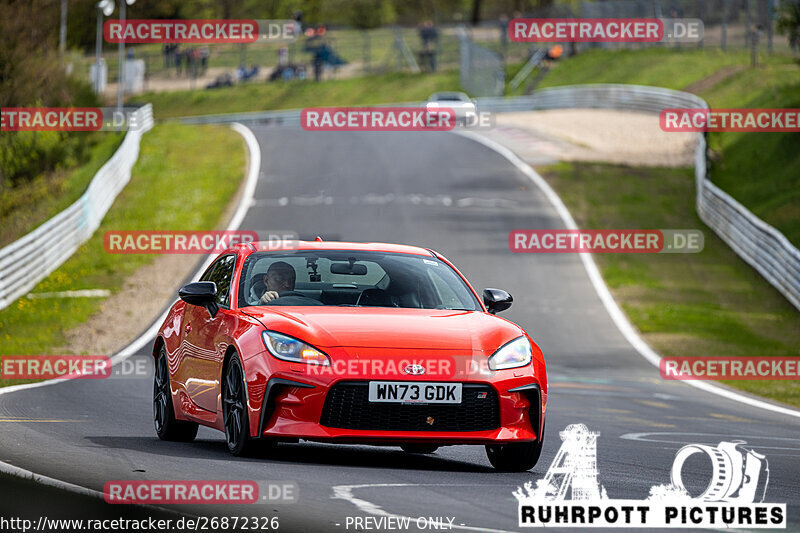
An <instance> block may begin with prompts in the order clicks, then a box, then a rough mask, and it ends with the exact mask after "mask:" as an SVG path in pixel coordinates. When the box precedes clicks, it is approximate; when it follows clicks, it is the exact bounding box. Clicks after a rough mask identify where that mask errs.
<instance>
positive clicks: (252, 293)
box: [239, 250, 481, 311]
mask: <svg viewBox="0 0 800 533" xmlns="http://www.w3.org/2000/svg"><path fill="white" fill-rule="evenodd" d="M268 272H270V273H276V272H277V273H279V274H281V276H279V277H278V281H279V282H280V283H281V284H280V286H277V285H276V286H269V285H270V284H274V282H273V280H274V278H273V277H270V276H267V273H268ZM287 272H288V274H289V275H288V276H287V275H286V273H287ZM292 274H293V275H292ZM292 277H293V278H294V279H293V280H291V278H292ZM287 278H289V280H290V281H288V282H286V279H287ZM292 285H293V286H292ZM272 290H275V291H276V292H277V293H278V295H279V297H278V298H276V299H273V300H271V301H267V302H265V301H262V296H263V295H264V293H265V292H267V291H272ZM284 302H285V303H284ZM255 305H327V306H358V307H403V308H419V309H459V310H467V311H478V310H480V309H481V308H480V304H479V302H478V300H477V299H476V298H475V295H474V293H473V292H472V290H470V288H469V287H468V286H467V284H466V283H465V282H464V281H463V280H462V279H461V277H460V276H459V275H458V274H456V272H455V271H454V270H453V269H452V268H451V267H450V266H448V265H447V264H445V263H443V262H441V261H438V260H436V259H434V258H432V257H424V256H416V255H406V254H395V253H380V252H363V251H347V250H343V251H329V250H326V251H318V250H299V251H294V252H289V253H287V252H257V253H253V254H251V255H250V256H249V257H248V258H247V260H246V261H245V263H244V266H243V267H242V275H241V278H240V281H239V306H240V307H248V306H255Z"/></svg>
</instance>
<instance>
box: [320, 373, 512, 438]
mask: <svg viewBox="0 0 800 533" xmlns="http://www.w3.org/2000/svg"><path fill="white" fill-rule="evenodd" d="M483 393H485V398H479V396H483ZM431 420H432V423H429V422H430V421H431ZM320 423H321V424H322V425H323V426H327V427H331V428H341V429H372V430H386V431H486V430H490V429H496V428H498V427H500V406H499V402H498V399H497V392H496V391H495V390H494V388H492V387H491V386H490V385H486V384H474V383H464V384H463V388H462V391H461V403H460V404H428V405H420V404H401V403H370V402H369V383H368V382H366V381H349V382H341V383H337V384H336V385H334V386H333V387H331V390H330V391H328V396H327V397H326V398H325V406H324V407H323V408H322V419H321V421H320Z"/></svg>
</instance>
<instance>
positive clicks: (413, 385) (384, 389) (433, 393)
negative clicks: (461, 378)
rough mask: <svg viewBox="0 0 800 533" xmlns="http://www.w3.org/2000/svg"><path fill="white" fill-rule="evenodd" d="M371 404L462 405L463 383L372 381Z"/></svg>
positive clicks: (370, 389) (370, 384)
mask: <svg viewBox="0 0 800 533" xmlns="http://www.w3.org/2000/svg"><path fill="white" fill-rule="evenodd" d="M369 401H370V402H392V403H461V383H429V382H420V381H414V382H409V381H370V382H369Z"/></svg>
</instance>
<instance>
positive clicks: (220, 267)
mask: <svg viewBox="0 0 800 533" xmlns="http://www.w3.org/2000/svg"><path fill="white" fill-rule="evenodd" d="M235 264H236V256H235V255H226V256H225V257H222V258H220V259H218V260H217V261H216V262H215V263H214V264H213V265H211V267H210V268H209V269H208V270H206V272H205V274H203V277H201V278H200V281H213V282H214V283H216V285H217V303H218V304H219V305H221V306H223V307H228V306H229V305H230V301H231V280H232V279H233V267H234V265H235Z"/></svg>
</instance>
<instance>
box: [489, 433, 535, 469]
mask: <svg viewBox="0 0 800 533" xmlns="http://www.w3.org/2000/svg"><path fill="white" fill-rule="evenodd" d="M543 443H544V425H542V434H541V435H539V439H538V440H536V441H534V442H512V443H510V444H492V445H487V446H486V456H487V457H488V458H489V462H490V463H491V464H492V466H493V467H495V469H497V470H499V471H500V472H526V471H528V470H530V469H531V468H533V467H534V466H536V463H538V462H539V456H540V455H541V454H542V444H543Z"/></svg>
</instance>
